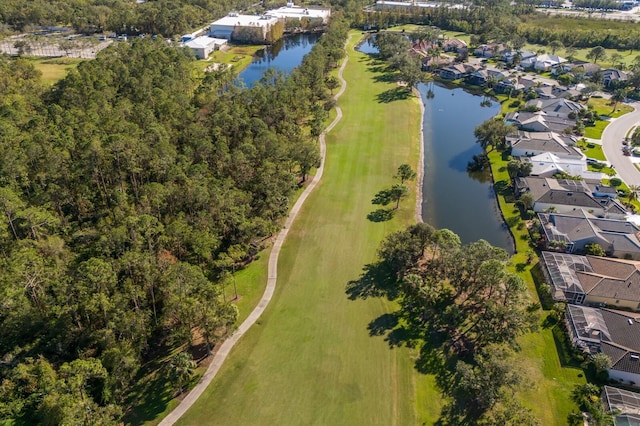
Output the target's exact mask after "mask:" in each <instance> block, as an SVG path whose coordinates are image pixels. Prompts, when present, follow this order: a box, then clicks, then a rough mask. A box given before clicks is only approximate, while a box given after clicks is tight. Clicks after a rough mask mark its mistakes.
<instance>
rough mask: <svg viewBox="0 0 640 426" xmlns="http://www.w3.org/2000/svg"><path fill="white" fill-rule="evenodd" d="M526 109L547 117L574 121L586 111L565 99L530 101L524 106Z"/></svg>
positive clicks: (579, 105)
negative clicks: (540, 112)
mask: <svg viewBox="0 0 640 426" xmlns="http://www.w3.org/2000/svg"><path fill="white" fill-rule="evenodd" d="M525 108H527V109H537V110H539V111H543V112H544V113H545V114H546V116H547V117H558V118H566V119H569V118H570V119H575V118H576V117H577V116H578V114H579V113H580V112H581V111H582V110H584V109H586V108H585V106H584V105H581V104H579V103H577V102H574V101H572V100H569V99H565V98H551V99H531V100H530V101H528V102H527V103H526V104H525Z"/></svg>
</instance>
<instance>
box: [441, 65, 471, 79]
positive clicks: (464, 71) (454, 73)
mask: <svg viewBox="0 0 640 426" xmlns="http://www.w3.org/2000/svg"><path fill="white" fill-rule="evenodd" d="M477 69H478V67H476V66H475V65H471V64H468V63H463V64H455V65H449V66H448V67H444V68H440V69H439V70H438V75H439V76H440V78H444V79H446V80H459V79H461V78H464V77H466V76H468V75H470V74H471V73H473V72H475V71H476V70H477Z"/></svg>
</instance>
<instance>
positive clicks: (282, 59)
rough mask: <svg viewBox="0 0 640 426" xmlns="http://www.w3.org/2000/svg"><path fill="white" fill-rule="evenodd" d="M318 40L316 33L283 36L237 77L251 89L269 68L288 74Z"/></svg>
mask: <svg viewBox="0 0 640 426" xmlns="http://www.w3.org/2000/svg"><path fill="white" fill-rule="evenodd" d="M319 38H320V34H318V33H310V34H293V35H288V36H285V37H283V38H281V39H280V40H278V41H277V42H275V43H274V44H272V45H271V46H267V47H266V48H264V49H262V50H260V51H259V52H258V53H257V54H256V56H255V57H254V58H253V62H251V64H250V65H249V66H248V67H247V68H245V69H244V70H243V71H242V72H241V73H240V75H239V76H238V77H239V78H240V79H241V80H242V81H243V82H244V84H245V85H246V86H247V87H252V86H253V85H254V84H255V83H256V82H257V81H258V80H260V79H261V78H262V76H263V75H264V73H265V72H266V71H267V70H268V69H269V68H275V69H277V70H279V71H282V72H283V73H285V74H289V73H290V72H291V71H292V70H293V69H294V68H295V67H297V66H298V65H300V64H301V63H302V58H303V57H304V55H306V54H307V53H309V52H310V51H311V49H312V48H313V46H314V45H315V44H316V43H317V42H318V39H319Z"/></svg>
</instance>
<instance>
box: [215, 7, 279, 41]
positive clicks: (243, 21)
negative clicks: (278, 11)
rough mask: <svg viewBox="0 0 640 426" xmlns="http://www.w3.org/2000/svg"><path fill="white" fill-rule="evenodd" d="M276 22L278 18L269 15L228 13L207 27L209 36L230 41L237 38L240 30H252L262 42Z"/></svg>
mask: <svg viewBox="0 0 640 426" xmlns="http://www.w3.org/2000/svg"><path fill="white" fill-rule="evenodd" d="M278 22H279V20H278V18H277V17H275V16H271V15H262V16H257V15H239V14H237V13H230V14H229V15H227V16H225V17H224V18H220V19H218V20H217V21H215V22H212V23H211V24H210V25H209V35H210V36H211V37H216V38H218V37H219V38H224V39H227V40H230V39H232V38H239V37H238V33H239V32H241V31H242V30H249V31H251V30H254V31H255V32H256V34H257V35H258V36H260V37H261V39H262V40H266V38H267V33H268V32H269V30H270V29H271V27H272V26H274V25H275V24H277V23H278ZM260 37H259V38H260Z"/></svg>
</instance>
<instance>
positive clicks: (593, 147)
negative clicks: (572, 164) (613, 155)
mask: <svg viewBox="0 0 640 426" xmlns="http://www.w3.org/2000/svg"><path fill="white" fill-rule="evenodd" d="M578 147H580V149H581V150H582V152H583V153H584V155H586V156H587V158H593V159H594V160H599V161H607V157H606V156H605V155H604V152H603V151H602V145H600V144H597V143H593V142H586V141H584V140H582V139H581V140H579V141H578Z"/></svg>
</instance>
